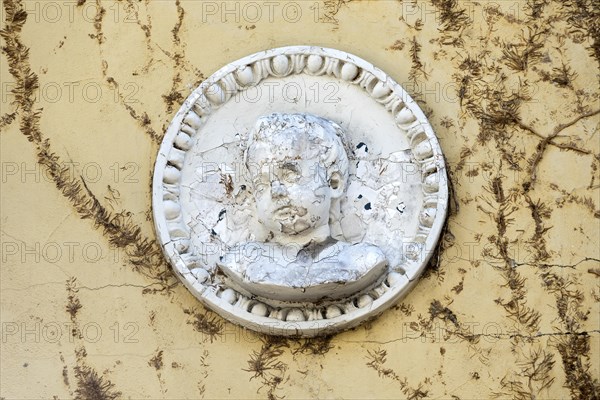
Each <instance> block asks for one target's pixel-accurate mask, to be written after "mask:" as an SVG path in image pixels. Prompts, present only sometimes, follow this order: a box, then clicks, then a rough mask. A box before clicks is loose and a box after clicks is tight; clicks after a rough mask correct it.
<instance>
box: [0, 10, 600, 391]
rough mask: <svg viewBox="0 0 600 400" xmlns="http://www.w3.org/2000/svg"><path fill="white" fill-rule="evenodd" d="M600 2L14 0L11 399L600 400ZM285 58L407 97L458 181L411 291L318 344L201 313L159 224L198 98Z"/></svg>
mask: <svg viewBox="0 0 600 400" xmlns="http://www.w3.org/2000/svg"><path fill="white" fill-rule="evenodd" d="M593 3H594V2H593V1H585V0H581V1H566V2H565V1H563V2H551V1H546V0H535V1H497V2H493V3H491V2H490V3H487V2H481V3H477V2H469V1H444V0H436V1H431V2H416V3H415V2H410V1H342V0H329V1H325V2H323V1H296V2H278V1H274V2H261V1H258V2H234V1H223V2H222V1H216V2H213V1H180V2H179V1H178V2H175V1H173V2H172V1H153V2H151V1H148V0H146V1H117V2H111V1H100V0H97V1H93V0H87V1H86V0H80V1H78V2H75V1H16V0H3V1H2V11H1V12H2V18H1V20H2V22H1V23H2V38H3V39H2V46H3V49H2V50H3V51H2V57H1V59H0V60H1V61H0V73H1V82H2V103H1V104H2V111H1V116H0V117H1V122H0V129H1V131H2V133H1V135H0V143H1V146H2V147H1V157H2V160H1V161H2V162H1V165H2V189H1V190H2V198H1V224H2V231H1V240H2V268H1V271H0V272H1V277H0V289H1V291H0V296H1V297H0V298H1V309H0V311H1V323H2V341H1V343H0V345H1V350H2V351H1V368H2V371H1V376H0V397H2V398H6V399H25V398H27V399H31V398H53V397H55V398H73V397H75V398H79V399H116V398H124V399H126V398H132V399H138V398H153V399H154V398H169V399H181V398H206V399H213V398H216V399H221V398H222V399H238V398H244V399H246V398H259V399H262V398H272V399H278V398H284V397H285V398H286V399H296V398H344V399H353V398H356V399H358V398H376V399H397V398H410V399H420V398H440V399H441V398H443V399H447V398H448V399H449V398H455V399H459V398H460V399H481V398H490V397H494V396H495V397H498V398H548V399H550V398H552V399H556V398H586V399H587V398H598V397H599V396H600V382H599V375H600V367H599V364H600V363H599V362H598V361H599V358H600V327H599V323H600V322H599V311H600V307H599V305H600V265H599V264H600V261H599V260H600V251H599V246H598V243H599V241H600V237H599V235H600V229H599V218H600V211H599V203H600V198H599V190H600V175H599V165H600V155H599V154H600V143H599V136H598V126H599V115H600V114H599V107H600V106H599V104H598V96H599V94H600V89H599V87H598V65H599V62H600V47H599V46H600V27H599V19H600V13H599V11H598V7H597V5H596V6H595V7H596V8H595V10H594V8H593V6H592V4H593ZM21 10H24V11H25V12H26V14H27V18H26V20H25V13H23V12H22V11H21ZM290 44H313V45H322V46H327V47H333V48H338V49H340V50H344V51H348V52H351V53H354V54H356V55H358V56H360V57H362V58H365V59H367V60H369V61H371V62H373V63H374V64H375V65H377V66H379V67H381V68H382V69H384V70H385V71H386V72H387V73H388V74H390V75H391V76H392V77H393V78H394V79H396V80H397V81H398V82H400V83H401V84H403V86H404V87H405V88H406V89H407V91H408V92H409V93H410V94H411V95H413V96H414V97H415V98H416V99H418V100H419V103H420V104H421V106H422V108H423V109H424V110H425V111H426V112H427V114H428V116H429V118H430V121H431V123H432V125H433V127H434V129H435V130H436V133H437V135H438V137H439V139H440V143H441V146H442V149H443V151H444V152H445V154H446V157H447V161H448V164H449V169H450V172H451V180H452V182H453V188H454V196H453V199H452V214H451V216H450V218H449V221H448V226H447V230H446V232H445V235H444V239H443V241H442V246H441V248H440V249H439V250H440V251H439V253H437V255H436V256H435V257H434V262H433V263H432V265H431V266H430V268H429V269H428V270H427V272H426V274H425V277H424V278H423V279H422V280H421V282H420V283H419V284H418V285H417V286H416V288H415V289H414V290H413V291H412V292H411V293H410V295H409V296H408V297H407V298H406V299H405V300H404V301H403V302H401V303H399V304H398V305H397V307H394V308H393V309H391V310H389V311H387V312H385V313H384V314H383V315H382V316H381V317H380V318H379V319H377V320H375V321H374V322H372V323H369V324H367V325H363V326H361V327H360V328H357V329H355V330H353V331H349V332H345V333H342V334H339V335H336V336H334V337H329V338H322V339H314V340H289V339H278V338H270V337H265V336H260V335H257V334H254V333H252V332H248V331H245V330H242V329H240V328H238V327H236V326H234V325H231V324H229V323H227V322H225V321H223V320H222V319H220V317H218V316H217V315H215V314H214V313H212V312H210V311H207V310H205V309H204V308H203V307H202V306H200V305H199V303H198V302H197V301H196V299H195V298H193V297H192V296H191V295H190V294H189V293H188V292H187V291H186V290H185V288H183V286H182V285H181V284H179V283H178V282H177V281H176V280H175V278H174V277H173V275H172V274H171V273H170V271H169V269H168V267H167V265H165V263H164V261H163V259H162V255H161V254H160V250H159V248H158V247H157V245H156V244H155V242H154V232H153V226H152V219H151V206H150V204H151V201H150V200H151V199H150V181H151V173H152V172H151V171H152V166H153V161H154V158H155V155H156V152H157V149H158V145H159V142H160V140H161V137H162V134H163V132H164V131H165V128H166V126H167V125H168V123H169V121H170V119H171V118H172V117H173V115H174V114H175V112H176V110H177V108H178V107H179V105H180V104H181V102H182V101H183V99H184V98H185V97H187V95H188V94H189V92H190V90H191V88H193V87H195V86H196V85H197V84H198V83H199V82H200V81H201V80H202V79H203V78H204V77H206V76H208V75H210V74H211V73H212V72H213V71H215V70H216V69H217V68H219V67H220V66H222V65H224V64H226V63H228V62H229V61H232V60H235V59H238V58H240V57H242V56H244V55H247V54H250V53H253V52H256V51H259V50H263V49H266V48H272V47H277V46H283V45H290Z"/></svg>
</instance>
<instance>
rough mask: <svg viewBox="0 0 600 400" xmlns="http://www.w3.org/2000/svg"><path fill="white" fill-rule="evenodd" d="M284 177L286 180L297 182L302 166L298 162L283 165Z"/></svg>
mask: <svg viewBox="0 0 600 400" xmlns="http://www.w3.org/2000/svg"><path fill="white" fill-rule="evenodd" d="M281 169H282V178H283V180H284V181H285V182H288V183H292V182H297V181H298V180H299V179H300V176H301V174H300V168H299V167H298V165H297V164H296V163H285V164H283V166H282V167H281Z"/></svg>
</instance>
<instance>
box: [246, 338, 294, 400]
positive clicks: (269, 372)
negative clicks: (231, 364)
mask: <svg viewBox="0 0 600 400" xmlns="http://www.w3.org/2000/svg"><path fill="white" fill-rule="evenodd" d="M261 342H262V347H261V348H260V350H258V351H253V352H252V354H251V356H250V359H249V360H248V368H246V369H244V371H246V372H251V373H253V374H254V375H253V376H251V377H250V380H252V379H255V378H257V379H260V381H261V382H262V386H261V387H260V388H259V390H260V389H263V388H266V389H267V398H268V399H269V400H277V399H282V398H283V397H282V396H279V395H277V393H276V391H277V390H278V389H280V388H279V386H280V385H281V384H282V383H284V381H285V379H286V371H287V368H288V366H287V364H285V363H284V362H282V361H281V360H279V359H278V358H279V357H280V356H281V355H283V353H284V351H285V349H286V348H289V346H290V344H289V342H288V340H287V339H286V338H283V337H277V336H262V337H261Z"/></svg>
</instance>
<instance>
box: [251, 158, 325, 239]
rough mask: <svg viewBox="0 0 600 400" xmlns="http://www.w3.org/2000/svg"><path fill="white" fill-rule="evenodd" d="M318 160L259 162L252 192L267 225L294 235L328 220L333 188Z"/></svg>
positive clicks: (262, 221) (261, 217) (261, 219)
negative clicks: (258, 169)
mask: <svg viewBox="0 0 600 400" xmlns="http://www.w3.org/2000/svg"><path fill="white" fill-rule="evenodd" d="M318 162H319V160H318V159H308V160H295V159H292V158H288V159H283V160H276V161H273V162H268V163H262V164H260V171H261V172H260V173H259V174H258V176H257V179H256V180H255V182H254V196H255V198H256V205H257V210H258V218H259V221H260V222H261V223H262V224H263V225H265V227H266V228H267V229H269V230H271V231H273V232H282V233H284V234H286V235H296V234H299V233H302V232H304V231H306V230H307V229H311V228H312V229H314V228H317V227H320V226H323V225H327V224H328V219H329V208H330V205H331V195H332V191H331V188H330V187H329V183H328V182H327V179H326V177H325V171H324V170H323V168H321V167H320V166H319V164H318Z"/></svg>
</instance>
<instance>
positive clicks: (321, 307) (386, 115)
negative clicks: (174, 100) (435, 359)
mask: <svg viewBox="0 0 600 400" xmlns="http://www.w3.org/2000/svg"><path fill="white" fill-rule="evenodd" d="M152 196H153V199H152V201H153V203H152V204H153V212H154V221H155V226H156V232H157V236H158V240H159V241H160V243H161V245H162V247H163V250H164V253H165V256H166V257H167V259H168V260H169V262H170V264H171V265H172V267H173V269H174V271H175V273H176V274H177V276H178V277H179V278H180V279H181V281H182V282H183V283H184V284H185V286H186V287H187V288H188V289H189V290H190V291H191V292H192V293H193V294H194V296H196V297H197V298H198V299H199V300H200V301H202V302H203V303H204V304H205V305H206V306H208V307H209V308H211V309H212V310H214V311H215V312H217V313H219V314H220V315H221V316H223V317H224V318H226V319H228V320H230V321H232V322H235V323H238V324H240V325H242V326H245V327H247V328H249V329H253V330H256V331H260V332H263V333H267V334H273V335H287V336H317V335H327V334H331V333H333V332H336V331H340V330H344V329H349V328H351V327H354V326H356V325H358V324H359V323H361V322H363V321H365V320H367V319H370V318H374V317H375V316H377V315H379V314H380V313H381V312H383V311H384V310H385V309H386V308H388V307H390V306H391V305H393V304H394V303H395V302H397V301H398V300H399V299H400V298H401V297H402V296H404V295H405V294H406V293H407V292H408V290H409V289H410V288H411V286H412V285H413V284H414V283H415V282H416V280H417V278H418V277H419V275H420V274H421V272H422V271H423V269H424V268H425V266H426V264H427V262H428V260H429V258H430V256H431V253H432V251H433V250H434V249H435V246H436V243H437V240H438V238H439V235H440V233H441V230H442V227H443V224H444V220H445V217H446V208H447V203H448V186H447V177H446V169H445V164H444V158H443V155H442V152H441V149H440V146H439V143H438V141H437V139H436V137H435V134H434V132H433V130H432V128H431V126H430V124H429V122H428V121H427V118H426V117H425V115H424V114H423V112H422V111H421V110H420V108H419V107H418V106H417V104H416V103H415V102H414V101H413V100H412V99H411V98H410V96H409V95H408V94H407V93H406V92H405V91H404V90H403V89H402V87H401V86H400V85H398V84H397V83H396V82H395V81H394V80H392V79H391V78H390V77H389V76H388V75H386V74H385V73H384V72H383V71H381V70H379V69H378V68H376V67H374V66H373V65H371V64H369V63H368V62H366V61H364V60H362V59H360V58H358V57H356V56H354V55H351V54H348V53H345V52H342V51H338V50H333V49H326V48H321V47H310V46H291V47H283V48H277V49H272V50H268V51H264V52H260V53H256V54H253V55H251V56H248V57H245V58H242V59H241V60H238V61H235V62H233V63H231V64H229V65H227V66H225V67H223V68H221V69H220V70H219V71H217V72H215V73H214V74H213V75H212V76H210V77H209V78H208V79H206V80H205V81H204V82H203V83H202V84H201V85H200V86H199V87H198V88H196V89H195V90H194V91H193V92H192V94H191V95H190V96H189V97H188V98H187V99H186V101H185V102H184V104H183V106H182V107H181V109H180V110H179V112H178V113H177V114H176V116H175V118H174V119H173V122H172V123H171V125H170V126H169V128H168V131H167V133H166V135H165V138H164V140H163V143H162V145H161V147H160V150H159V153H158V157H157V160H156V165H155V170H154V178H153V193H152Z"/></svg>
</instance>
